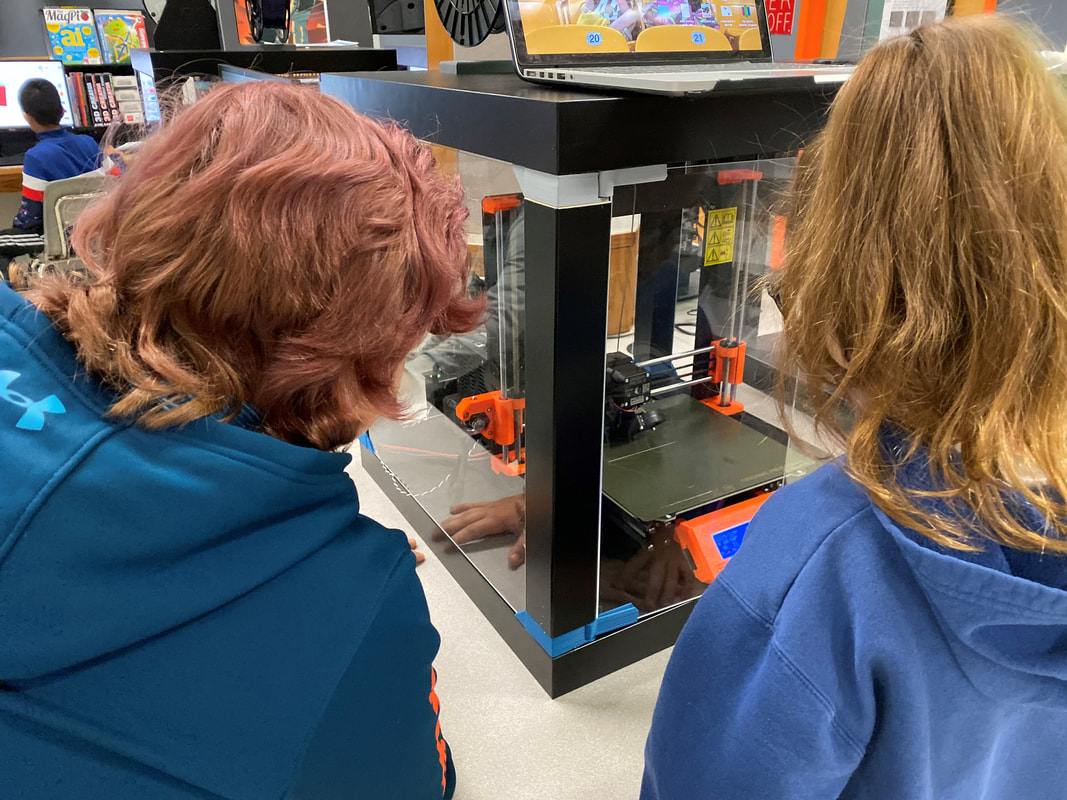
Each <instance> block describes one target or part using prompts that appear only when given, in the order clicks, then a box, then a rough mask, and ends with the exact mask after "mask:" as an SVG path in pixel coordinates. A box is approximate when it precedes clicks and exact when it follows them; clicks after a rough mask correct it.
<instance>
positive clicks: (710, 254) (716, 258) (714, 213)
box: [704, 207, 737, 267]
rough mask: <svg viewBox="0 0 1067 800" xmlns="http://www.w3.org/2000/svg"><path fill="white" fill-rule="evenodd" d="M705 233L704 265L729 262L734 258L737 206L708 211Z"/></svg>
mask: <svg viewBox="0 0 1067 800" xmlns="http://www.w3.org/2000/svg"><path fill="white" fill-rule="evenodd" d="M705 219H706V220H707V228H706V230H705V233H704V266H705V267H710V266H712V265H714V264H728V263H730V262H731V261H733V260H734V233H736V231H737V208H736V207H734V208H715V209H712V210H711V211H708V212H707V217H706V218H705Z"/></svg>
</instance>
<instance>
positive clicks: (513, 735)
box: [349, 457, 670, 800]
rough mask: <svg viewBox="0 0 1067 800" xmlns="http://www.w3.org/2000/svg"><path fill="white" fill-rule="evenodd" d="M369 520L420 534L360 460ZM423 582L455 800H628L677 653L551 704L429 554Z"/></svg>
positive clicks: (354, 469) (358, 478) (355, 472)
mask: <svg viewBox="0 0 1067 800" xmlns="http://www.w3.org/2000/svg"><path fill="white" fill-rule="evenodd" d="M349 472H350V474H351V476H352V479H353V480H354V481H355V483H356V486H357V488H358V491H359V495H360V504H361V508H362V510H363V513H365V514H367V515H368V516H370V517H372V518H374V519H376V520H378V521H379V522H381V523H382V524H384V525H387V526H389V527H395V528H399V529H401V530H403V531H406V532H407V533H408V535H409V536H412V535H414V534H413V533H412V531H411V527H410V526H409V525H408V524H407V523H406V522H405V520H404V518H403V517H402V516H401V515H400V513H399V512H398V511H397V510H396V509H395V508H394V507H393V505H392V503H391V502H390V501H389V500H388V498H386V496H385V494H384V493H383V492H382V491H381V489H379V488H378V486H377V485H376V484H375V483H374V482H373V480H371V478H370V477H369V476H368V475H367V474H366V473H365V472H364V471H363V470H362V468H361V467H360V466H359V462H358V457H357V458H355V459H354V460H353V465H352V466H351V467H350V469H349ZM421 549H422V552H424V553H426V563H424V564H423V565H422V566H420V567H419V576H420V578H421V579H422V583H423V586H424V587H425V589H426V597H427V600H428V602H429V605H430V613H431V615H432V617H433V620H434V624H435V625H436V626H437V629H438V630H439V631H440V633H441V639H442V644H441V652H440V654H439V655H438V658H437V661H436V667H437V671H438V694H439V695H440V697H441V703H442V709H441V724H442V727H443V729H444V734H445V737H446V738H447V739H448V741H449V744H450V746H451V748H452V753H453V755H454V757H455V762H456V769H457V773H458V776H459V780H458V789H457V792H456V800H502V798H508V800H526V798H530V800H533V798H538V800H543V799H544V798H552V800H572V799H573V800H602V799H603V800H606V799H607V798H610V799H611V800H628V799H629V798H636V797H637V796H638V792H639V790H640V786H641V770H642V763H643V762H642V751H643V748H644V742H645V736H646V735H647V733H648V728H649V724H650V722H651V720H652V710H653V707H654V706H655V702H656V694H657V693H658V691H659V684H660V680H661V679H662V677H663V671H664V669H665V668H666V666H667V659H668V657H669V655H670V653H669V651H664V652H661V653H658V654H656V655H654V656H651V657H650V658H647V659H645V660H644V661H640V662H638V663H636V664H633V665H631V666H630V667H627V668H625V669H623V670H620V671H619V672H616V673H614V674H612V675H609V676H608V677H606V678H602V679H601V680H599V681H597V682H595V683H592V684H590V685H588V686H585V687H583V688H581V689H578V690H576V691H574V692H571V693H570V694H567V695H564V696H563V697H561V698H559V699H557V700H550V699H549V698H548V696H547V695H546V694H545V693H544V691H543V690H542V689H541V687H540V686H539V685H538V684H537V682H536V681H534V679H533V678H532V677H530V675H529V673H527V672H526V670H525V668H524V667H523V666H522V664H521V663H520V662H519V660H518V659H517V658H516V657H515V656H514V655H513V654H512V653H511V650H510V649H509V648H508V647H507V646H506V645H505V644H504V643H503V641H502V640H501V639H500V638H499V637H498V636H497V634H496V632H495V631H494V630H493V628H492V626H491V625H490V624H489V623H488V622H486V621H485V619H484V618H483V617H482V615H481V614H480V613H479V611H478V610H477V608H475V606H474V604H473V603H472V602H471V601H470V600H469V599H467V596H466V595H465V594H464V593H463V591H462V590H461V589H460V588H459V586H457V585H456V583H455V581H453V580H452V578H451V576H450V575H449V574H448V573H447V572H446V571H445V568H444V567H443V566H441V564H440V563H439V562H438V561H437V560H436V559H435V558H434V555H433V554H432V553H431V552H430V551H429V550H428V549H427V548H425V547H422V548H421Z"/></svg>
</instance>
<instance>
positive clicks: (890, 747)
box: [641, 464, 1067, 800]
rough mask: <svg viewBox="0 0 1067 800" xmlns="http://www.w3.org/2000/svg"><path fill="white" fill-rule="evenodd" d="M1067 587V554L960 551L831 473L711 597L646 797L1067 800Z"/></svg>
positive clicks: (781, 516)
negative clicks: (902, 521) (901, 522)
mask: <svg viewBox="0 0 1067 800" xmlns="http://www.w3.org/2000/svg"><path fill="white" fill-rule="evenodd" d="M902 481H903V482H905V483H909V481H908V480H904V479H902ZM1033 522H1034V524H1035V525H1039V524H1040V520H1034V521H1033ZM1065 589H1067V560H1065V559H1063V558H1058V557H1051V556H1049V557H1045V558H1042V557H1040V555H1031V554H1025V553H1019V552H1016V551H1012V550H1008V549H1005V548H1002V547H999V546H997V545H994V544H992V543H988V544H987V545H986V548H985V550H984V552H980V553H961V552H956V551H946V550H942V549H941V548H939V547H937V546H936V545H934V544H933V543H931V542H929V541H928V540H926V539H924V538H923V537H921V536H919V535H917V534H915V533H913V532H910V531H907V530H904V529H902V528H901V527H900V526H898V525H897V524H896V523H894V522H892V521H891V520H889V519H888V518H887V517H886V516H885V515H884V514H883V513H882V512H881V511H880V510H879V509H877V508H876V507H875V506H874V505H873V503H872V502H871V500H870V497H869V496H868V495H867V493H866V492H865V491H864V490H863V489H862V488H861V487H859V486H858V485H857V484H856V483H854V482H853V481H852V480H851V479H850V478H849V477H848V476H847V475H846V474H845V473H844V472H843V471H842V469H841V467H840V466H838V465H836V464H831V465H827V466H825V467H823V468H822V469H820V470H818V471H817V472H816V473H814V474H813V475H811V476H809V477H807V478H805V479H803V480H801V481H799V482H797V483H796V484H793V485H791V486H789V487H786V488H785V489H782V490H780V491H779V492H777V493H776V494H775V496H774V497H772V498H771V499H770V500H769V501H768V502H767V503H766V504H765V505H764V507H763V508H762V509H761V510H760V512H759V513H758V514H757V515H756V517H755V519H754V520H753V521H752V524H751V526H750V528H749V531H748V533H747V534H746V537H745V542H744V545H743V546H742V547H741V550H740V551H739V553H738V554H737V555H736V556H735V557H734V558H733V559H732V560H731V561H730V563H729V564H728V565H727V567H726V569H725V570H724V571H723V572H722V573H721V575H720V576H719V578H718V579H717V580H716V581H715V583H714V584H712V586H711V587H710V588H709V589H708V590H707V591H706V592H705V594H704V596H703V597H702V598H701V599H700V601H699V602H698V603H697V607H696V609H695V611H694V613H693V615H692V617H691V618H690V620H689V622H688V624H687V625H686V627H685V629H684V631H683V632H682V635H681V637H680V639H679V640H678V644H677V646H676V648H675V650H674V653H673V655H672V657H671V661H670V665H669V666H668V669H667V674H666V676H665V678H664V681H663V686H662V689H661V692H660V697H659V702H658V704H657V706H656V712H655V717H654V720H653V724H652V731H651V733H650V735H649V738H648V744H647V747H646V751H645V761H646V766H645V779H644V784H643V787H642V792H641V797H642V798H643V800H701V799H702V798H709V799H711V798H713V799H714V800H816V799H818V800H830V798H842V799H843V800H861V798H862V799H863V800H1058V798H1064V797H1067V758H1065V757H1064V748H1065V747H1067V591H1065Z"/></svg>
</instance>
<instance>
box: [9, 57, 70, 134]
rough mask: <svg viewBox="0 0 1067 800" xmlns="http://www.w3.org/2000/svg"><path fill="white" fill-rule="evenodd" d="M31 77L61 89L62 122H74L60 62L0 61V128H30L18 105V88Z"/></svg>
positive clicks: (61, 123)
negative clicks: (41, 79)
mask: <svg viewBox="0 0 1067 800" xmlns="http://www.w3.org/2000/svg"><path fill="white" fill-rule="evenodd" d="M31 78H44V79H45V80H46V81H48V82H49V83H51V84H52V85H53V86H55V87H56V89H58V90H59V99H60V100H61V101H62V103H63V119H62V120H60V125H73V124H74V117H73V116H71V113H70V100H69V99H68V98H67V79H66V76H65V75H64V74H63V64H62V63H61V62H59V61H0V128H28V127H29V124H28V123H27V122H26V120H25V118H24V117H23V116H22V109H20V108H19V89H21V88H22V84H24V83H25V82H26V81H28V80H30V79H31Z"/></svg>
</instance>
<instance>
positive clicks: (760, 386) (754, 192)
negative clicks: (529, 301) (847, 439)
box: [599, 158, 819, 614]
mask: <svg viewBox="0 0 1067 800" xmlns="http://www.w3.org/2000/svg"><path fill="white" fill-rule="evenodd" d="M794 163H795V159H793V158H779V159H763V160H759V161H751V162H740V163H738V162H733V163H724V164H715V165H686V166H683V167H678V168H673V169H671V170H669V171H668V177H667V179H666V180H665V181H663V182H662V183H655V184H642V185H638V186H633V187H620V188H619V189H618V190H617V191H616V195H615V201H614V203H613V208H612V215H613V218H614V219H613V230H612V249H611V254H612V255H611V278H610V280H609V303H608V330H607V348H606V351H607V369H606V380H605V421H606V424H605V440H604V485H603V491H604V498H603V513H602V517H603V525H602V531H601V566H600V570H601V571H600V589H599V595H600V600H601V611H605V610H608V609H610V608H612V607H614V606H616V605H620V604H624V603H633V604H634V605H635V606H636V607H637V609H638V610H639V611H640V612H641V613H642V614H647V613H652V612H656V611H659V610H662V609H665V608H669V607H671V606H673V605H677V604H678V603H681V602H684V601H686V600H688V599H690V598H692V597H696V596H698V595H699V594H701V593H702V592H703V591H704V589H705V588H706V587H707V585H708V584H709V583H710V582H711V581H712V580H713V579H714V577H715V576H716V575H717V574H718V571H719V570H721V568H722V567H723V566H724V564H725V562H726V560H728V559H729V557H730V556H732V555H733V553H734V552H736V549H737V547H738V546H739V544H740V541H741V538H742V536H743V530H744V524H745V522H746V521H747V519H749V518H750V517H751V515H752V513H754V510H755V509H756V508H758V506H759V505H761V504H762V502H763V500H765V499H766V497H767V496H768V495H769V493H770V492H771V491H773V490H774V489H776V488H778V487H780V486H781V485H782V484H783V483H784V482H787V481H788V480H789V479H793V478H796V477H799V476H800V475H803V474H806V473H807V472H809V471H810V470H811V469H813V468H814V467H815V466H816V465H817V464H818V463H819V461H818V459H817V458H814V459H813V458H812V457H810V455H806V454H805V453H804V452H803V451H802V450H801V449H799V448H798V447H797V446H796V445H795V443H793V442H791V440H790V437H789V435H788V434H787V432H786V426H785V425H784V424H783V422H782V418H781V417H782V415H781V413H780V412H779V407H778V403H777V401H776V400H775V399H774V398H775V390H776V387H777V382H778V372H777V366H776V356H775V352H776V345H777V340H778V334H779V332H780V330H781V316H780V314H779V313H778V309H777V307H776V305H775V303H774V301H773V299H772V298H771V297H770V296H769V295H768V294H767V292H766V291H765V290H763V288H762V283H761V280H762V279H763V277H764V276H765V275H766V274H767V272H768V271H769V270H771V269H773V268H774V267H775V265H776V262H777V260H778V259H779V258H780V248H781V246H782V240H783V236H784V225H785V221H784V220H783V219H782V218H781V217H779V216H778V215H777V206H778V200H779V198H780V196H781V193H782V191H783V190H784V189H785V188H786V186H787V184H788V182H789V180H790V177H791V175H792V171H793V167H794ZM787 387H788V390H789V392H790V394H791V395H792V396H795V394H796V392H795V384H791V383H789V382H788V381H787ZM786 407H787V414H788V415H789V416H790V417H791V418H792V422H793V425H794V426H795V427H796V428H797V430H799V431H801V432H802V433H803V430H804V425H805V417H804V415H803V412H802V411H800V410H797V409H793V408H792V407H791V404H790V403H786ZM809 427H810V426H809Z"/></svg>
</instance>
